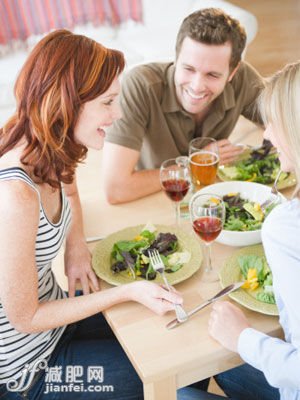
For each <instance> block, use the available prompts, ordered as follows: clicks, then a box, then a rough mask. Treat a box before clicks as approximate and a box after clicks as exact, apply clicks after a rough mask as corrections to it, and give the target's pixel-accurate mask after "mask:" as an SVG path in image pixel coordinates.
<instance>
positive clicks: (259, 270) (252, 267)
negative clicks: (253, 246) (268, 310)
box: [238, 254, 275, 304]
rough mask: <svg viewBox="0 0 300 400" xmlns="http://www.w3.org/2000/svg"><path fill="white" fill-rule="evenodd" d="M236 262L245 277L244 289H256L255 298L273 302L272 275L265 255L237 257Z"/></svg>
mask: <svg viewBox="0 0 300 400" xmlns="http://www.w3.org/2000/svg"><path fill="white" fill-rule="evenodd" d="M238 264H239V267H240V270H241V273H242V276H243V278H244V279H245V284H244V285H243V286H242V287H243V288H244V289H249V290H252V291H256V294H255V297H256V298H257V300H259V301H262V302H264V303H270V304H275V297H274V292H273V276H272V272H271V270H270V268H269V266H268V263H267V260H266V258H265V257H259V256H256V255H254V254H251V255H244V256H240V257H239V258H238Z"/></svg>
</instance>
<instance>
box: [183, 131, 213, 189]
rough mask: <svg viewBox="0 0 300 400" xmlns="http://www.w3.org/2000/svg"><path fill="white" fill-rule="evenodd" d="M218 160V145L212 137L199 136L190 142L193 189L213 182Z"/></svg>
mask: <svg viewBox="0 0 300 400" xmlns="http://www.w3.org/2000/svg"><path fill="white" fill-rule="evenodd" d="M219 160H220V156H219V147H218V143H217V141H216V140H215V139H214V138H211V137H199V138H196V139H193V140H192V141H191V142H190V144H189V162H190V169H191V178H192V182H193V186H194V190H195V191H197V190H199V189H200V188H203V187H204V186H207V185H211V184H212V183H215V180H216V177H217V170H218V165H219Z"/></svg>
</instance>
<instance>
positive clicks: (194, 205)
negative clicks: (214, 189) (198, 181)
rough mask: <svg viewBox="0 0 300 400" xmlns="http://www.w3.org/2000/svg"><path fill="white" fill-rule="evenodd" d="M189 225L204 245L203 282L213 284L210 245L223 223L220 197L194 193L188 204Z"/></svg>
mask: <svg viewBox="0 0 300 400" xmlns="http://www.w3.org/2000/svg"><path fill="white" fill-rule="evenodd" d="M189 208H190V217H191V223H192V226H193V229H194V231H195V233H196V234H197V235H198V236H199V237H200V239H202V241H203V242H204V244H205V247H204V249H205V251H204V253H205V258H206V261H205V274H204V275H203V277H202V280H203V281H207V282H213V281H215V280H217V279H218V275H217V273H216V271H214V270H213V267H212V261H211V244H212V243H213V241H214V240H215V239H216V238H217V237H218V236H219V234H220V233H221V231H222V228H223V224H224V221H225V204H224V202H223V200H222V198H221V197H219V196H217V195H214V194H210V193H205V189H203V190H200V191H198V192H196V193H195V194H194V195H193V197H192V198H191V201H190V204H189Z"/></svg>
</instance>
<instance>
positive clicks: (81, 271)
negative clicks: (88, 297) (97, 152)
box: [64, 179, 99, 297]
mask: <svg viewBox="0 0 300 400" xmlns="http://www.w3.org/2000/svg"><path fill="white" fill-rule="evenodd" d="M64 191H65V194H66V196H67V198H68V200H69V203H70V207H71V214H72V220H71V226H70V228H69V231H68V234H67V239H66V249H65V273H66V275H67V277H68V285H69V296H71V297H73V296H74V295H75V289H76V283H77V281H79V283H80V285H81V287H82V290H83V293H84V294H88V293H90V290H91V291H92V292H95V291H97V290H99V285H98V279H97V277H96V275H95V273H94V271H93V270H92V268H91V254H90V252H89V250H88V247H87V245H86V241H85V235H84V230H83V219H82V209H81V204H80V198H79V194H78V189H77V183H76V179H74V182H73V183H72V184H70V185H64Z"/></svg>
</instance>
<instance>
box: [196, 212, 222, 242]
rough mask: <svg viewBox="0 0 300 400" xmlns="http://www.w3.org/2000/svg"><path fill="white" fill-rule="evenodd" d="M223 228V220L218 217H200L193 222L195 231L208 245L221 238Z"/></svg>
mask: <svg viewBox="0 0 300 400" xmlns="http://www.w3.org/2000/svg"><path fill="white" fill-rule="evenodd" d="M222 226H223V224H222V220H221V219H220V218H216V217H200V218H198V219H196V220H195V221H193V229H194V231H195V232H196V233H197V235H198V236H200V238H201V239H202V240H204V241H205V242H207V243H209V242H212V241H213V240H215V239H216V238H217V237H218V236H219V234H220V233H221V231H222Z"/></svg>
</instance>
